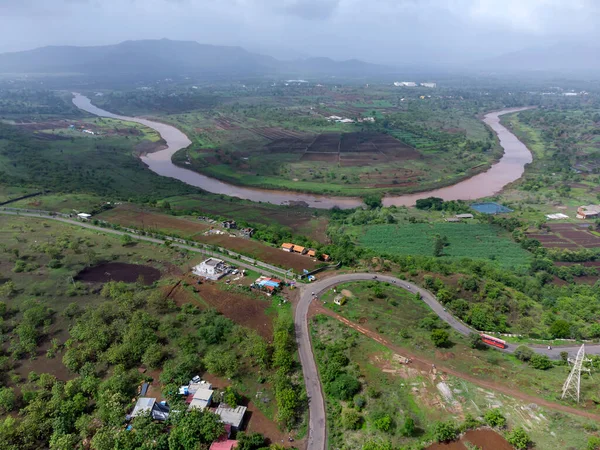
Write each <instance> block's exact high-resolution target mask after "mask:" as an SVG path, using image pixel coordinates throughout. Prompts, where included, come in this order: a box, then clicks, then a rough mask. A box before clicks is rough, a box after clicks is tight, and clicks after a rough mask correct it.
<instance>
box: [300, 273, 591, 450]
mask: <svg viewBox="0 0 600 450" xmlns="http://www.w3.org/2000/svg"><path fill="white" fill-rule="evenodd" d="M374 276H375V274H372V273H350V274H344V275H337V276H333V277H329V278H325V279H323V280H319V281H316V282H315V283H312V284H310V285H308V286H303V287H302V291H301V294H300V301H299V302H298V305H296V312H295V315H294V324H295V328H296V341H297V343H298V352H299V354H300V362H301V364H302V371H303V374H304V383H305V385H306V393H307V396H308V399H309V424H308V445H307V448H308V450H325V449H326V445H327V427H326V424H325V419H326V414H325V400H324V396H323V391H322V388H321V381H320V378H319V372H318V370H317V365H316V362H315V358H314V354H313V352H312V347H311V342H310V334H309V330H308V309H309V307H310V304H311V302H312V300H313V295H312V292H314V293H315V295H316V296H317V297H318V296H319V295H321V294H323V293H324V292H325V291H326V290H328V289H331V288H332V287H334V286H336V285H338V284H341V283H347V282H351V281H366V280H374V278H373V277H374ZM375 281H379V282H388V283H391V284H395V285H396V286H398V287H400V288H402V289H405V290H407V291H410V292H412V293H417V292H418V293H419V294H421V299H422V300H423V301H424V302H425V303H427V305H429V307H430V308H431V309H432V310H433V312H435V313H436V314H437V315H438V316H439V317H440V319H442V320H443V321H444V322H446V323H448V324H449V325H450V326H451V327H452V328H453V329H454V330H456V331H457V332H459V333H460V334H462V335H465V336H466V335H468V334H470V333H472V332H477V331H476V330H473V329H472V328H470V327H468V326H467V325H465V324H464V323H462V322H461V321H459V320H457V319H456V318H455V317H454V316H453V315H452V314H450V313H449V312H448V311H446V309H445V308H444V306H443V305H442V304H441V303H439V302H438V301H437V299H436V297H435V296H434V295H433V294H432V293H431V292H429V291H427V290H425V289H422V288H420V287H419V286H417V285H415V284H413V283H411V282H409V281H406V280H402V279H400V278H395V277H391V276H388V275H379V274H377V278H376V279H375ZM580 347H581V345H570V346H560V347H554V348H552V350H548V348H547V346H542V345H539V346H536V345H530V346H529V348H531V349H532V350H533V351H535V352H537V353H540V354H543V355H547V356H548V357H550V358H552V359H560V352H562V351H567V352H569V353H572V354H573V355H572V356H574V355H575V354H576V353H577V350H579V348H580ZM492 348H495V347H492ZM516 348H517V346H516V345H514V344H510V345H508V347H507V348H506V349H504V350H500V349H497V350H500V351H504V352H507V353H514V351H515V349H516ZM586 353H591V354H595V355H600V345H597V344H596V345H586Z"/></svg>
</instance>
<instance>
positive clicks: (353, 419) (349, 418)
mask: <svg viewBox="0 0 600 450" xmlns="http://www.w3.org/2000/svg"><path fill="white" fill-rule="evenodd" d="M341 421H342V427H344V429H346V430H358V429H359V428H360V424H361V422H362V416H361V415H360V414H359V413H358V411H356V410H355V409H349V408H347V409H344V410H343V411H342V418H341Z"/></svg>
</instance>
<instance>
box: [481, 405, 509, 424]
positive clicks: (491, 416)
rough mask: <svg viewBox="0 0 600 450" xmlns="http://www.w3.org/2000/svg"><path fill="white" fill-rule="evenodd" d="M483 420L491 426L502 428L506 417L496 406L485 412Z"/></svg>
mask: <svg viewBox="0 0 600 450" xmlns="http://www.w3.org/2000/svg"><path fill="white" fill-rule="evenodd" d="M484 420H485V423H487V424H488V425H489V426H490V427H492V428H504V427H505V426H506V417H504V416H503V415H502V413H501V412H500V410H499V409H498V408H494V409H490V410H489V411H488V412H486V413H485V416H484Z"/></svg>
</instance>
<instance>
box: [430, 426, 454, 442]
mask: <svg viewBox="0 0 600 450" xmlns="http://www.w3.org/2000/svg"><path fill="white" fill-rule="evenodd" d="M457 435H458V428H457V427H456V425H455V424H454V422H436V423H435V425H434V426H433V436H434V439H435V440H436V441H437V442H447V441H453V440H454V439H456V436H457Z"/></svg>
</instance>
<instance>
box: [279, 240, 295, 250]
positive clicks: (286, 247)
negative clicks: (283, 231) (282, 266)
mask: <svg viewBox="0 0 600 450" xmlns="http://www.w3.org/2000/svg"><path fill="white" fill-rule="evenodd" d="M281 248H282V249H284V250H285V251H287V252H291V251H293V250H294V244H290V243H289V242H284V243H283V244H281Z"/></svg>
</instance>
